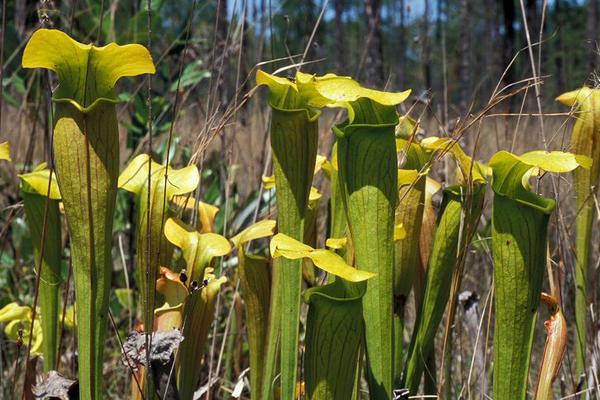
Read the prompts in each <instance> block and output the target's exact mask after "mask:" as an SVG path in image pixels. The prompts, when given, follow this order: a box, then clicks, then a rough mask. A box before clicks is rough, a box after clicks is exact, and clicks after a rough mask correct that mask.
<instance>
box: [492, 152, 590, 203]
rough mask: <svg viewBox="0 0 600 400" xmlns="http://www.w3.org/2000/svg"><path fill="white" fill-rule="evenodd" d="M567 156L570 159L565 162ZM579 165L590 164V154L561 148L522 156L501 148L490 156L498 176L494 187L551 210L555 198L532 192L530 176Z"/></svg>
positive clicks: (511, 195)
mask: <svg viewBox="0 0 600 400" xmlns="http://www.w3.org/2000/svg"><path fill="white" fill-rule="evenodd" d="M565 160H568V162H567V163H565V162H564V161H565ZM579 166H582V167H584V168H585V166H589V158H587V157H585V156H574V155H572V154H568V153H563V152H559V151H554V152H551V153H545V152H539V151H538V152H530V153H525V154H524V155H522V156H516V155H514V154H511V153H509V152H507V151H500V152H498V153H496V154H495V155H494V156H493V157H492V158H491V159H490V168H492V170H493V178H494V179H493V181H492V188H493V189H494V192H496V193H498V194H501V195H503V196H507V197H510V198H512V199H514V200H515V201H518V202H520V203H523V204H525V205H529V206H532V207H535V208H538V209H539V210H540V211H542V212H546V213H550V212H551V211H552V210H553V209H554V205H555V203H554V201H553V200H550V199H546V198H544V197H542V196H539V195H537V194H535V193H533V192H531V191H530V190H529V178H530V177H531V176H532V174H533V175H536V174H537V173H538V172H539V170H545V171H548V172H568V171H572V170H573V169H575V168H577V167H579Z"/></svg>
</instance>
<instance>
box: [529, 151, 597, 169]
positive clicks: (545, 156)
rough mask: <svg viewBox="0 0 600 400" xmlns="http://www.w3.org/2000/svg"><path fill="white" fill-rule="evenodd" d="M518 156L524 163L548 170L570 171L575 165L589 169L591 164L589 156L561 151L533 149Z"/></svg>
mask: <svg viewBox="0 0 600 400" xmlns="http://www.w3.org/2000/svg"><path fill="white" fill-rule="evenodd" d="M518 158H519V160H521V162H524V163H525V164H529V165H532V166H536V167H538V168H539V169H542V170H544V171H548V172H570V171H573V170H574V169H576V168H577V167H583V168H585V169H589V168H591V166H592V159H591V158H590V157H588V156H583V155H578V154H572V153H565V152H562V151H550V152H548V151H544V150H535V151H530V152H528V153H525V154H523V155H521V156H519V157H518Z"/></svg>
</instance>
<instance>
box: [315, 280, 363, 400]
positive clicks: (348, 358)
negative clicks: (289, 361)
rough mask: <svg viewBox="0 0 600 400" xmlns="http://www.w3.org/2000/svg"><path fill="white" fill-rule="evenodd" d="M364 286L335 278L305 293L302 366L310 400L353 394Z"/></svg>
mask: <svg viewBox="0 0 600 400" xmlns="http://www.w3.org/2000/svg"><path fill="white" fill-rule="evenodd" d="M364 288H365V285H364V284H348V283H346V282H344V281H343V280H342V279H339V278H338V279H336V280H335V282H333V283H330V284H328V285H325V286H320V287H316V288H312V289H309V290H307V291H306V293H305V294H304V299H305V301H306V302H307V303H308V304H309V310H308V316H307V320H306V354H305V361H304V368H305V379H306V391H307V395H308V399H310V400H348V399H351V398H352V392H353V389H354V381H355V378H356V370H357V366H358V355H359V349H360V344H361V342H362V338H363V334H364V323H363V319H362V316H361V314H362V303H361V297H362V295H363V294H364Z"/></svg>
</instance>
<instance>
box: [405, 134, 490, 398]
mask: <svg viewBox="0 0 600 400" xmlns="http://www.w3.org/2000/svg"><path fill="white" fill-rule="evenodd" d="M422 145H423V146H425V147H427V148H429V149H430V150H432V151H438V152H450V153H451V154H452V155H453V156H454V158H455V159H456V160H457V162H458V165H459V171H462V172H461V180H462V184H459V185H452V186H449V187H447V188H446V189H444V192H443V193H444V196H443V200H442V205H441V207H440V212H439V217H438V222H437V228H436V230H435V236H434V239H433V246H432V249H431V254H430V256H429V264H428V267H427V272H426V278H425V286H424V289H423V300H422V303H421V306H420V308H419V312H418V314H417V320H416V322H415V328H414V330H413V336H412V339H411V343H410V347H409V349H408V355H407V361H406V370H405V376H404V386H405V387H407V388H408V389H409V390H410V392H411V393H416V392H417V389H418V388H419V384H420V382H421V377H422V375H423V371H424V370H425V362H426V360H427V358H428V357H429V356H430V355H431V352H432V350H433V345H434V339H435V335H436V332H437V329H438V327H439V324H440V322H441V320H442V316H443V315H444V310H445V309H446V304H447V303H448V300H449V299H450V291H451V287H452V281H453V279H452V278H453V275H454V274H455V273H457V271H460V270H461V269H462V266H463V265H464V262H465V249H466V248H467V246H468V243H470V241H471V238H472V237H473V234H474V233H475V231H476V228H477V223H478V220H479V217H480V216H481V211H482V208H483V200H484V196H485V186H486V183H487V182H486V179H485V173H484V170H485V167H484V166H482V165H480V164H478V163H476V162H474V161H473V160H471V158H470V157H468V156H466V155H465V154H464V152H463V151H462V149H461V148H460V147H459V146H458V144H457V143H456V142H454V141H453V140H451V139H438V138H435V137H432V138H428V139H425V140H424V141H423V143H422ZM461 228H462V229H461ZM451 303H452V302H451Z"/></svg>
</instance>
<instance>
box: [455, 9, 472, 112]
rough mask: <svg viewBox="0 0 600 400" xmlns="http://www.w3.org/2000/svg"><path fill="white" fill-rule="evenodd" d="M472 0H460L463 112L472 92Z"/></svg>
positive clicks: (459, 74)
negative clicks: (470, 46)
mask: <svg viewBox="0 0 600 400" xmlns="http://www.w3.org/2000/svg"><path fill="white" fill-rule="evenodd" d="M470 15H471V0H460V16H459V21H460V27H459V38H458V49H457V50H458V51H457V57H458V62H457V67H458V71H457V75H458V84H459V89H458V91H459V96H460V110H461V113H464V112H466V111H467V107H468V106H467V102H468V96H469V93H470V62H469V58H470V57H469V45H470V33H471V32H470V25H471V19H470Z"/></svg>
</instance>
